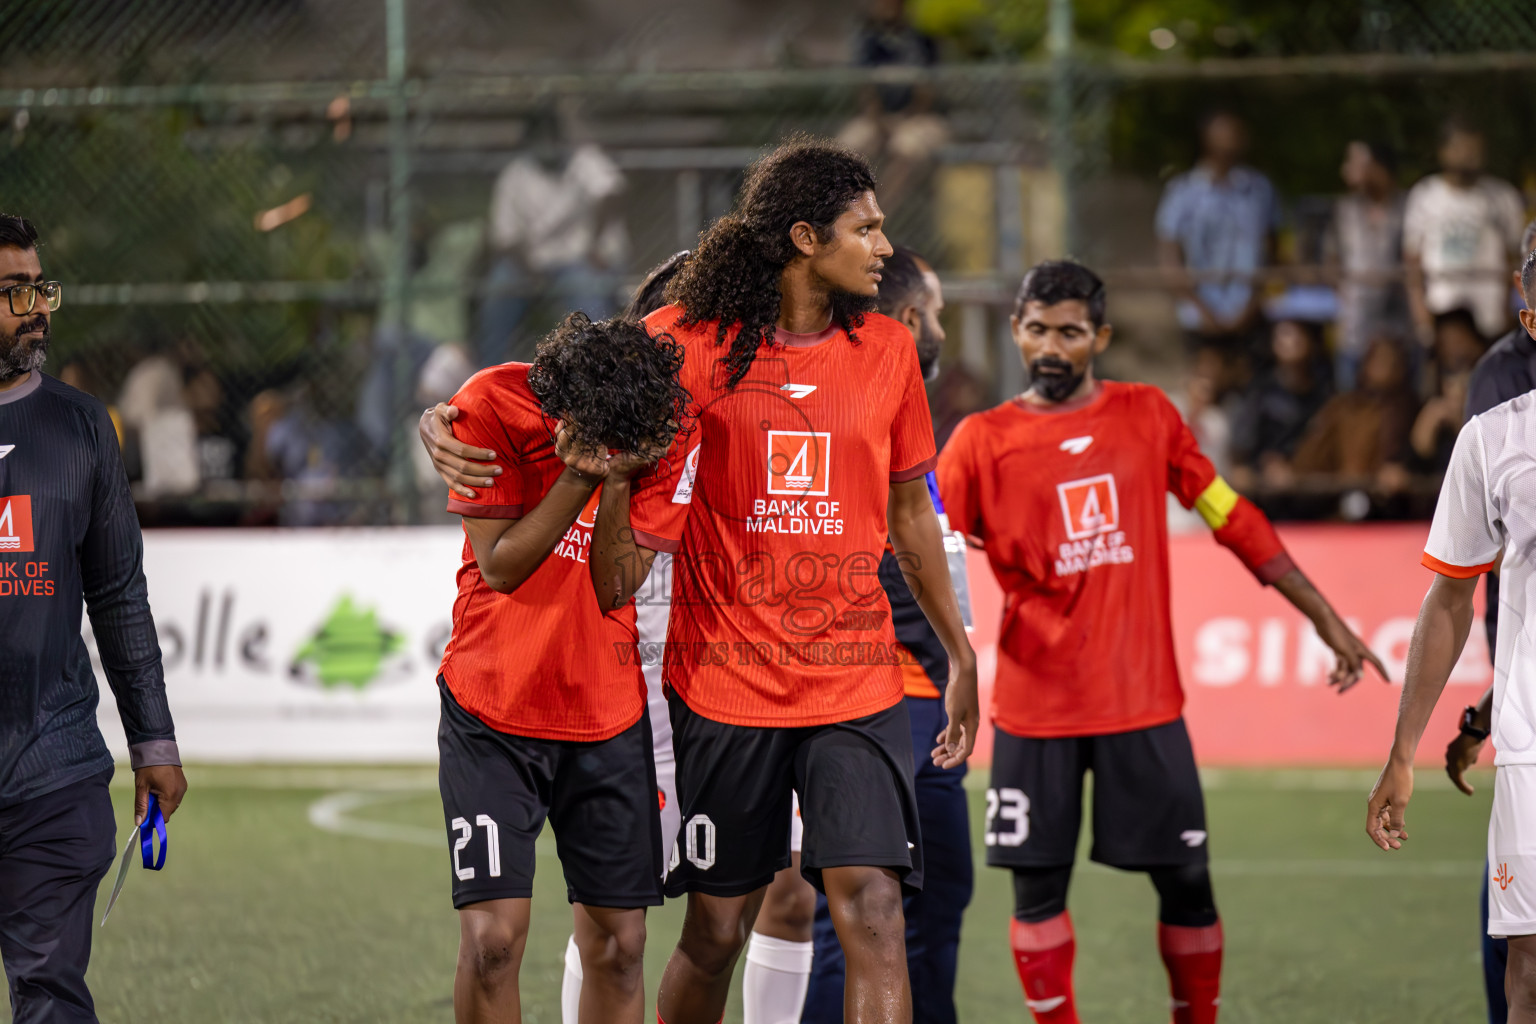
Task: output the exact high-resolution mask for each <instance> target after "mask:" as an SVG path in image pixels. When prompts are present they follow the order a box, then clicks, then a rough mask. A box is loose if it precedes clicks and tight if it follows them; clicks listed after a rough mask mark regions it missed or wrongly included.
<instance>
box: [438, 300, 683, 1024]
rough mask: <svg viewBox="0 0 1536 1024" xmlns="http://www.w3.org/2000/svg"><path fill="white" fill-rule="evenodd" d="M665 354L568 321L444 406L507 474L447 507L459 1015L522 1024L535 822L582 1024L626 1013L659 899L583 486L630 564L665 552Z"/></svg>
mask: <svg viewBox="0 0 1536 1024" xmlns="http://www.w3.org/2000/svg"><path fill="white" fill-rule="evenodd" d="M681 356H682V353H681V351H680V349H679V347H678V346H677V345H676V344H675V343H674V342H672V341H670V340H669V339H667V338H666V337H665V336H660V335H658V336H657V337H655V338H654V339H653V338H652V337H651V336H650V335H649V334H647V333H646V332H645V331H643V330H641V329H640V328H639V327H637V326H636V325H635V324H633V323H631V322H627V321H622V320H614V321H606V322H603V323H592V322H591V321H589V320H588V319H587V318H586V317H584V316H582V315H581V314H579V313H575V314H572V315H571V316H570V317H568V318H567V319H566V320H565V322H564V323H562V324H561V325H560V327H559V328H557V329H556V330H555V331H554V332H553V333H552V334H551V335H550V336H549V337H548V338H547V339H545V341H544V342H543V343H542V344H541V345H540V346H539V350H538V357H537V359H536V361H535V362H534V364H533V365H531V366H529V365H527V364H521V363H507V364H504V365H501V366H496V367H492V368H490V369H488V370H484V371H482V372H480V373H479V374H476V375H475V376H474V377H472V378H471V379H470V380H469V382H468V383H466V384H465V385H464V387H463V389H462V390H461V391H460V392H459V394H458V395H456V396H455V397H454V400H453V404H454V406H456V407H457V408H458V410H459V416H458V418H457V419H456V421H455V422H454V432H455V434H456V435H457V436H458V438H459V439H460V440H461V441H464V442H465V443H467V444H471V445H475V446H477V447H481V448H485V449H488V450H491V451H494V452H496V453H498V455H499V456H500V457H501V458H503V459H505V460H506V463H507V465H506V467H505V471H504V472H503V473H501V474H500V475H499V476H497V477H496V478H495V479H494V481H493V482H491V483H490V484H489V485H488V486H484V487H481V488H478V489H476V491H475V494H474V497H472V498H471V497H466V496H464V495H462V494H455V495H454V496H453V497H452V498H451V499H450V501H449V503H448V508H449V511H452V512H457V513H459V514H460V515H461V516H463V517H464V532H465V536H466V542H465V546H464V562H463V566H462V567H461V568H460V570H459V595H458V599H457V600H456V601H455V603H454V610H453V636H452V639H451V640H450V641H449V644H448V647H447V650H446V651H445V653H444V655H443V663H442V669H441V675H440V676H439V684H440V688H441V690H442V703H443V712H442V723H441V725H440V727H439V731H438V745H439V751H440V757H441V760H440V768H439V780H440V786H441V790H442V797H443V812H444V819H445V821H446V823H447V827H448V840H449V848H450V850H451V859H452V870H453V901H454V906H455V907H456V908H458V910H459V920H460V947H459V965H458V973H457V977H456V980H455V985H454V1007H455V1013H456V1016H457V1019H458V1020H459V1021H461V1022H468V1021H517V1020H520V1019H521V1012H520V1002H519V995H518V985H517V974H518V967H519V962H520V960H521V954H522V949H523V944H524V942H525V941H526V939H527V933H528V920H529V917H528V915H529V897H530V896H531V895H532V883H533V869H534V860H535V850H534V844H535V840H536V839H537V837H538V834H539V832H540V831H541V830H542V828H543V824H544V820H545V818H546V817H547V818H548V819H549V821H550V824H551V825H552V826H553V828H554V831H555V840H556V845H557V850H558V852H559V856H560V861H561V865H562V867H563V869H564V872H565V879H566V887H567V891H568V893H569V896H570V899H571V902H572V903H573V904H576V908H577V912H576V943H577V945H578V946H579V947H580V949H581V957H582V961H583V963H584V965H585V967H586V984H585V985H584V986H583V988H582V992H581V1006H580V1020H581V1021H582V1022H583V1024H596V1022H607V1021H630V1022H632V1024H633V1022H637V1021H640V1020H641V1019H642V1018H643V1017H644V1013H645V994H644V990H643V982H642V977H641V973H640V963H641V958H642V955H643V953H644V949H645V909H644V908H645V907H648V906H654V905H657V904H659V903H660V902H661V886H660V878H661V873H662V871H661V867H662V857H663V851H662V848H661V834H660V823H659V820H658V816H657V803H656V773H655V765H654V762H653V759H652V749H651V735H650V723H649V719H648V718H647V717H646V716H645V685H644V681H643V680H642V678H641V674H640V666H639V663H638V661H637V660H636V659H635V658H634V656H633V655H634V645H635V618H634V610H633V607H632V606H624V607H620V608H617V609H610V610H609V612H608V613H607V614H605V613H604V610H603V609H601V608H599V607H598V603H597V600H596V598H595V597H594V584H593V580H592V578H591V577H590V575H589V572H590V570H589V565H590V555H589V553H590V549H591V545H592V536H593V528H594V521H593V515H594V512H595V510H596V508H597V506H598V503H599V492H600V491H622V492H623V504H624V506H625V508H626V511H627V512H628V513H629V517H628V518H629V519H630V523H631V527H630V532H629V534H628V535H627V537H628V539H629V541H630V543H631V548H632V550H633V551H634V552H635V554H636V557H637V558H638V559H640V560H641V562H642V563H643V564H644V566H646V567H648V566H649V561H650V558H651V557H653V556H654V552H656V551H658V550H666V549H672V548H675V547H676V546H677V545H678V543H679V542H680V540H681V536H682V520H683V517H684V514H685V513H686V511H687V507H686V506H683V505H678V504H675V503H674V502H672V500H671V498H672V495H673V492H674V490H675V488H676V486H677V483H678V479H679V476H680V473H681V469H682V462H681V459H678V458H674V457H671V456H665V457H662V458H660V461H657V460H658V456H661V454H662V453H663V452H666V451H667V449H668V446H669V445H670V444H671V442H672V440H673V438H674V435H675V434H677V432H678V430H679V425H680V424H684V423H685V422H686V420H687V418H688V417H687V415H686V403H687V399H688V395H687V392H686V391H684V390H683V388H682V386H681V385H680V383H679V381H678V377H677V373H678V368H679V366H680V364H681ZM635 571H636V574H637V575H638V576H639V577H640V578H643V576H644V570H643V569H639V568H637V569H636V570H635Z"/></svg>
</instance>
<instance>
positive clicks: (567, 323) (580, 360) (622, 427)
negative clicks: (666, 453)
mask: <svg viewBox="0 0 1536 1024" xmlns="http://www.w3.org/2000/svg"><path fill="white" fill-rule="evenodd" d="M682 366H683V347H682V346H681V345H679V344H678V343H677V342H676V341H674V340H673V339H672V337H671V336H670V335H666V334H661V335H658V336H657V337H655V338H652V337H651V336H650V335H649V334H648V333H646V330H645V328H644V327H642V326H640V325H639V324H638V323H636V322H635V321H633V320H627V319H624V318H623V317H614V318H613V319H612V320H598V321H595V322H594V321H592V320H590V319H588V317H587V315H586V314H585V313H572V314H570V315H569V316H567V317H566V318H565V319H564V320H562V321H561V322H560V325H559V326H558V327H556V328H555V329H554V330H553V331H551V332H550V333H549V335H548V336H547V337H545V339H544V340H543V341H541V342H539V348H538V355H537V356H536V357H535V358H534V361H533V368H532V369H531V370H529V371H528V387H529V389H530V390H532V391H533V393H534V396H535V397H537V398H538V400H539V404H540V406H541V407H542V409H543V411H544V415H545V416H548V417H550V418H552V419H561V420H564V421H565V422H566V427H567V429H568V430H569V432H570V433H571V434H572V435H573V440H575V441H576V442H577V443H578V444H580V445H581V446H583V447H587V448H611V449H615V450H618V451H641V450H643V449H646V448H649V447H651V446H653V445H662V446H665V445H666V444H668V443H670V442H671V440H672V438H673V437H674V436H675V435H676V434H677V433H678V432H679V431H680V430H686V429H687V428H688V423H689V419H690V417H689V416H688V414H687V409H688V404H689V403H690V402H691V401H692V400H693V397H692V396H691V395H690V394H689V393H688V389H687V388H685V387H683V385H682V384H681V383H680V382H679V381H678V379H677V372H678V370H680V369H682Z"/></svg>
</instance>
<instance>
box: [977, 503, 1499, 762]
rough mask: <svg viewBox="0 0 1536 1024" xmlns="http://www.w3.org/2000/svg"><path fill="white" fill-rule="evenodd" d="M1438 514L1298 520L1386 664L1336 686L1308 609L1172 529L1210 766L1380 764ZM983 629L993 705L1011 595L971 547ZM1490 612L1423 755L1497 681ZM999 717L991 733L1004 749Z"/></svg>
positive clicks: (1291, 533) (1311, 569) (1348, 612)
mask: <svg viewBox="0 0 1536 1024" xmlns="http://www.w3.org/2000/svg"><path fill="white" fill-rule="evenodd" d="M1428 533H1429V526H1428V524H1427V523H1409V524H1380V525H1376V524H1373V525H1362V526H1333V525H1329V526H1290V527H1285V528H1282V529H1281V531H1280V534H1281V537H1282V538H1283V539H1284V541H1285V544H1286V547H1287V548H1288V549H1289V550H1290V552H1291V554H1292V556H1293V557H1294V558H1295V559H1296V563H1297V564H1298V565H1300V566H1301V568H1302V570H1303V571H1304V572H1306V574H1307V575H1308V577H1310V578H1311V580H1312V582H1313V583H1315V584H1316V585H1317V588H1318V589H1319V590H1320V591H1322V593H1323V594H1324V595H1325V596H1326V597H1327V598H1328V599H1329V600H1330V601H1331V602H1332V603H1333V606H1334V607H1335V608H1337V609H1338V610H1339V614H1341V615H1342V616H1344V618H1345V619H1346V620H1347V621H1348V622H1349V623H1350V625H1351V626H1352V627H1353V628H1354V629H1355V630H1356V631H1357V632H1358V633H1359V634H1360V635H1361V636H1362V637H1363V638H1364V639H1365V641H1366V643H1368V644H1369V645H1370V646H1371V649H1372V650H1374V651H1375V652H1376V654H1377V655H1378V656H1379V657H1380V658H1381V659H1382V661H1383V662H1385V663H1386V666H1387V669H1388V671H1389V672H1390V674H1391V677H1392V682H1391V683H1390V684H1387V683H1383V682H1381V681H1380V680H1379V679H1378V678H1377V677H1376V675H1375V673H1374V671H1370V670H1368V671H1367V676H1366V679H1365V680H1364V681H1363V682H1361V683H1360V684H1359V685H1357V686H1356V687H1355V688H1354V689H1352V690H1350V691H1349V692H1348V693H1346V694H1343V695H1339V694H1337V693H1335V692H1334V691H1333V690H1332V689H1331V688H1330V687H1329V686H1328V673H1329V671H1330V670H1331V669H1332V666H1333V663H1334V659H1333V654H1332V652H1330V651H1329V650H1328V648H1327V647H1326V646H1325V645H1324V644H1323V643H1322V642H1321V641H1320V640H1319V639H1318V638H1317V635H1316V633H1315V632H1314V631H1313V629H1312V625H1311V623H1309V622H1308V621H1307V620H1306V619H1305V618H1304V617H1303V616H1302V615H1301V614H1300V613H1299V612H1297V611H1296V610H1295V609H1294V608H1292V607H1291V606H1290V604H1289V603H1288V602H1287V601H1286V600H1285V599H1284V598H1283V597H1281V596H1280V595H1279V594H1277V593H1276V592H1275V591H1274V590H1273V589H1272V588H1267V587H1261V586H1260V585H1259V584H1258V582H1257V581H1255V580H1254V578H1253V577H1252V576H1251V575H1250V574H1249V573H1248V571H1247V570H1246V569H1244V568H1243V567H1242V565H1241V564H1240V563H1239V562H1238V561H1237V559H1236V558H1234V557H1233V556H1232V554H1231V553H1230V552H1228V551H1227V550H1226V549H1225V548H1222V547H1220V546H1219V545H1217V544H1216V542H1215V541H1214V540H1213V539H1212V538H1211V535H1210V534H1209V533H1204V532H1200V533H1194V534H1188V535H1183V536H1176V537H1174V538H1173V539H1172V540H1171V546H1172V551H1171V560H1172V566H1173V570H1172V588H1173V630H1174V639H1175V643H1176V646H1177V650H1178V657H1179V670H1180V674H1181V675H1182V677H1183V680H1184V691H1185V694H1186V696H1187V704H1186V706H1185V717H1186V719H1187V721H1188V723H1189V730H1190V734H1191V735H1192V737H1193V739H1194V745H1195V752H1196V754H1197V756H1198V757H1199V758H1200V761H1201V763H1202V764H1208V765H1372V766H1375V765H1379V764H1381V762H1382V761H1383V760H1384V759H1385V757H1386V754H1387V749H1388V747H1389V746H1390V745H1391V742H1392V726H1393V722H1394V721H1395V720H1396V716H1397V703H1398V698H1399V697H1400V696H1401V695H1402V683H1403V671H1404V667H1405V664H1406V662H1407V659H1408V643H1409V640H1410V639H1411V638H1412V636H1413V624H1414V621H1415V619H1416V618H1417V617H1418V612H1419V603H1420V601H1422V600H1423V597H1424V592H1425V591H1426V590H1427V589H1428V588H1429V584H1430V580H1431V578H1432V575H1433V574H1432V573H1431V572H1430V571H1429V570H1428V569H1425V568H1423V567H1422V566H1421V565H1420V564H1419V555H1420V553H1421V552H1422V551H1423V545H1424V541H1425V538H1426V537H1427V536H1428ZM970 568H971V595H972V602H973V605H974V611H975V621H976V630H975V634H974V636H973V637H972V640H973V643H974V644H975V646H976V650H977V656H978V660H979V662H980V666H981V690H982V708H983V709H984V710H985V709H987V708H989V707H990V705H991V695H992V677H993V673H994V670H995V666H996V652H997V627H998V621H999V615H1000V610H1001V606H1002V598H1001V594H1000V592H999V591H998V588H997V583H996V581H995V580H994V579H993V576H992V571H991V569H990V568H989V567H988V565H987V563H986V557H985V556H984V555H983V554H981V553H980V552H975V551H973V552H971V563H970ZM1482 607H1483V603H1482V590H1481V588H1479V590H1478V601H1477V609H1478V619H1477V621H1476V622H1475V623H1474V624H1473V628H1472V632H1471V635H1470V636H1469V638H1468V640H1467V646H1466V650H1465V651H1464V652H1463V654H1462V658H1461V661H1460V663H1459V664H1458V665H1457V666H1456V670H1455V672H1454V673H1452V675H1451V680H1450V683H1449V684H1448V685H1447V686H1446V691H1445V694H1444V695H1443V696H1442V697H1441V699H1440V704H1439V706H1438V707H1437V708H1436V709H1435V716H1434V718H1433V719H1432V720H1431V722H1430V726H1429V729H1428V730H1427V731H1426V732H1425V734H1424V742H1423V744H1422V745H1421V747H1420V750H1419V759H1420V761H1421V762H1423V763H1425V764H1432V763H1436V762H1438V761H1440V759H1441V757H1442V755H1443V752H1444V750H1445V744H1446V743H1447V742H1448V741H1449V740H1450V738H1451V737H1452V736H1453V735H1455V733H1456V728H1457V720H1458V718H1459V716H1460V713H1461V709H1462V708H1463V707H1465V706H1466V705H1467V704H1471V703H1475V702H1476V701H1477V699H1478V697H1479V696H1480V695H1481V694H1482V692H1483V690H1484V688H1486V687H1487V686H1488V684H1489V683H1490V682H1492V681H1493V668H1492V665H1491V663H1490V661H1489V657H1488V649H1487V643H1486V640H1485V637H1484V633H1483V624H1482ZM991 753H992V736H991V728H990V726H987V727H984V728H983V730H982V735H981V737H980V743H979V744H978V750H977V758H978V761H979V762H980V763H983V764H985V763H987V762H989V761H990V760H991Z"/></svg>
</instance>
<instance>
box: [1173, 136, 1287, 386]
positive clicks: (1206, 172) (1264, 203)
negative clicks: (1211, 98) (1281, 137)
mask: <svg viewBox="0 0 1536 1024" xmlns="http://www.w3.org/2000/svg"><path fill="white" fill-rule="evenodd" d="M1247 148H1248V129H1247V127H1246V126H1245V125H1244V124H1243V122H1242V120H1241V119H1239V118H1238V117H1237V116H1236V115H1235V114H1231V113H1227V112H1218V113H1214V114H1211V115H1209V116H1208V117H1207V118H1206V119H1205V121H1204V122H1203V123H1202V125H1201V128H1200V161H1199V163H1197V164H1196V165H1195V167H1194V169H1193V170H1190V171H1187V172H1185V173H1184V174H1180V175H1178V176H1177V177H1175V178H1174V179H1173V180H1172V181H1170V182H1169V183H1168V187H1167V188H1166V189H1165V190H1164V191H1163V197H1162V201H1161V202H1160V203H1159V204H1158V207H1157V221H1156V227H1157V238H1158V255H1159V260H1160V262H1161V263H1162V264H1163V266H1164V267H1166V268H1167V269H1168V270H1169V271H1171V272H1172V274H1173V275H1174V277H1173V279H1174V281H1175V294H1176V295H1177V296H1178V298H1179V307H1178V315H1179V325H1180V326H1181V327H1183V328H1184V330H1185V332H1186V335H1187V337H1188V340H1189V343H1190V346H1191V347H1192V348H1193V349H1195V350H1199V349H1202V348H1214V349H1216V350H1217V351H1219V352H1221V353H1222V355H1223V358H1224V360H1225V362H1226V365H1227V368H1228V373H1227V379H1226V380H1224V381H1223V388H1222V389H1223V391H1225V390H1226V389H1227V388H1229V387H1232V386H1234V385H1235V384H1236V383H1238V381H1239V380H1240V379H1241V377H1242V376H1243V374H1244V372H1245V370H1244V368H1245V366H1246V364H1247V362H1248V360H1249V359H1250V357H1251V355H1252V353H1253V351H1254V349H1255V348H1257V347H1259V345H1261V344H1262V340H1261V339H1262V332H1261V331H1259V330H1256V328H1258V326H1259V303H1260V298H1261V295H1260V289H1259V288H1258V286H1257V281H1256V280H1255V277H1256V275H1257V274H1258V273H1259V271H1260V270H1261V269H1262V268H1263V267H1264V266H1265V264H1266V263H1267V262H1268V261H1269V259H1270V256H1271V254H1272V252H1273V249H1274V231H1275V227H1276V225H1277V224H1278V221H1279V206H1278V204H1277V202H1276V199H1275V190H1274V186H1272V185H1271V184H1270V183H1269V179H1268V178H1266V177H1265V176H1264V175H1262V174H1260V173H1259V172H1258V171H1256V170H1254V169H1253V168H1252V167H1248V166H1246V165H1244V164H1243V163H1242V159H1243V156H1244V154H1245V153H1246V151H1247ZM1256 339H1260V340H1256Z"/></svg>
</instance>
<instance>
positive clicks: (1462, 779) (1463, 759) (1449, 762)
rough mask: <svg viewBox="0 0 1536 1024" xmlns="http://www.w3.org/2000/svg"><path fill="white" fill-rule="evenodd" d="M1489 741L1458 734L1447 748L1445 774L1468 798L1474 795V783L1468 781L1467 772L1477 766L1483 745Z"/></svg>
mask: <svg viewBox="0 0 1536 1024" xmlns="http://www.w3.org/2000/svg"><path fill="white" fill-rule="evenodd" d="M1486 742H1487V740H1480V739H1478V738H1477V737H1475V736H1469V735H1468V734H1466V733H1464V732H1459V733H1457V734H1456V736H1455V738H1453V739H1452V740H1451V742H1450V743H1448V744H1446V747H1445V774H1447V775H1449V776H1450V777H1451V782H1452V783H1454V784H1455V786H1456V788H1457V789H1459V790H1461V791H1462V792H1463V793H1465V794H1467V796H1471V795H1472V792H1473V790H1472V783H1470V782H1468V781H1467V772H1468V770H1470V769H1471V768H1472V766H1473V765H1475V764H1477V757H1478V755H1479V754H1481V753H1482V752H1483V744H1484V743H1486Z"/></svg>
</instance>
